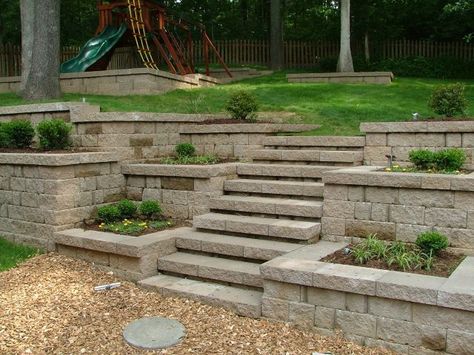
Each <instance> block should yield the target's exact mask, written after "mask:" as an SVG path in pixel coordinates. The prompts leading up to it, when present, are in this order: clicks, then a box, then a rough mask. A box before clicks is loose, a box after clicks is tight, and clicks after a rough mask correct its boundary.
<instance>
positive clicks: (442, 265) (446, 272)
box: [321, 245, 465, 277]
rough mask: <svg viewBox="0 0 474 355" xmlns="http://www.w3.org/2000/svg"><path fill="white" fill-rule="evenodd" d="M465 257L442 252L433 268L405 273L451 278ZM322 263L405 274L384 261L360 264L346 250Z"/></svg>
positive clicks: (350, 246)
mask: <svg viewBox="0 0 474 355" xmlns="http://www.w3.org/2000/svg"><path fill="white" fill-rule="evenodd" d="M352 247H353V245H349V248H352ZM464 258H465V256H463V255H458V254H454V253H451V252H448V251H441V252H440V253H439V255H438V256H437V257H436V259H435V262H434V265H433V268H432V269H431V270H430V271H428V270H422V269H417V270H410V271H405V272H408V273H412V274H423V275H430V276H439V277H449V276H450V275H451V274H452V273H453V271H454V270H456V268H457V267H458V266H459V264H460V263H461V262H462V261H463V260H464ZM321 261H324V262H327V263H333V264H343V265H353V266H361V267H368V268H373V269H382V270H393V271H401V272H404V271H403V269H402V268H400V267H398V266H397V265H394V264H392V265H391V266H388V265H387V263H386V262H385V261H383V260H369V261H368V262H367V263H366V264H358V263H357V262H356V261H355V260H354V256H353V255H352V254H345V253H344V249H340V250H338V251H336V252H335V253H333V254H331V255H328V256H326V257H325V258H323V259H321Z"/></svg>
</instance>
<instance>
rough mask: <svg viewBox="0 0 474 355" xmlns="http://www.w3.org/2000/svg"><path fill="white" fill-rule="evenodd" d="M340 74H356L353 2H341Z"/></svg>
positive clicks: (338, 67) (345, 0) (348, 0)
mask: <svg viewBox="0 0 474 355" xmlns="http://www.w3.org/2000/svg"><path fill="white" fill-rule="evenodd" d="M337 71H338V72H354V64H353V63H352V53H351V1H350V0H341V51H340V52H339V61H338V63H337Z"/></svg>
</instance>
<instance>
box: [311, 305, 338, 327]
mask: <svg viewBox="0 0 474 355" xmlns="http://www.w3.org/2000/svg"><path fill="white" fill-rule="evenodd" d="M335 320H336V310H335V309H334V308H327V307H323V306H316V311H315V314H314V325H315V326H316V327H318V328H325V329H334V324H335Z"/></svg>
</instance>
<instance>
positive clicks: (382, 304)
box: [368, 297, 412, 321]
mask: <svg viewBox="0 0 474 355" xmlns="http://www.w3.org/2000/svg"><path fill="white" fill-rule="evenodd" d="M368 307H369V308H368V312H369V313H370V314H373V315H375V316H380V317H387V318H392V319H399V320H406V321H411V320H412V304H411V303H410V302H405V301H397V300H393V299H388V298H381V297H369V303H368Z"/></svg>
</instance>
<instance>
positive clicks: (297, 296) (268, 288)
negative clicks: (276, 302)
mask: <svg viewBox="0 0 474 355" xmlns="http://www.w3.org/2000/svg"><path fill="white" fill-rule="evenodd" d="M301 287H302V286H300V285H293V284H287V283H283V282H276V281H271V280H264V282H263V288H264V293H265V296H266V297H271V298H278V299H283V300H287V301H294V302H299V301H302V300H301Z"/></svg>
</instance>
